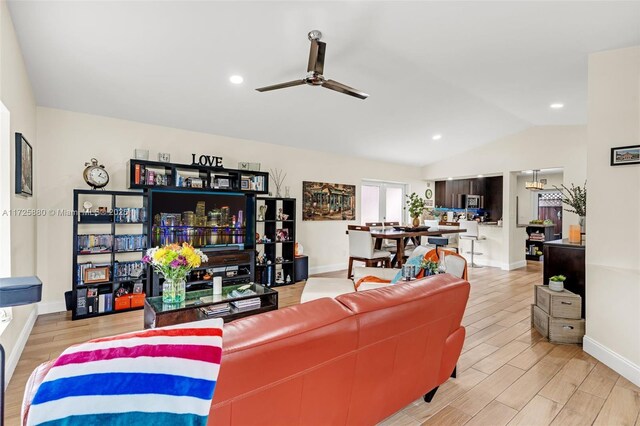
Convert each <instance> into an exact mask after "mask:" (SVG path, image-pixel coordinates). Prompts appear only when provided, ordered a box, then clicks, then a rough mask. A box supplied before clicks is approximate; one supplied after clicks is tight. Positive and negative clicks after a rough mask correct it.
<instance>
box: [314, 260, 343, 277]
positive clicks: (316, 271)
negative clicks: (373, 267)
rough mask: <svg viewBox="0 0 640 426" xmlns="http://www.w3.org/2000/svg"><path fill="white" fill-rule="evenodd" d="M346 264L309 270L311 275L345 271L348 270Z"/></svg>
mask: <svg viewBox="0 0 640 426" xmlns="http://www.w3.org/2000/svg"><path fill="white" fill-rule="evenodd" d="M347 266H348V265H347V264H346V263H334V264H332V265H322V266H314V267H311V268H309V275H314V274H324V273H325V272H335V271H344V270H346V269H347Z"/></svg>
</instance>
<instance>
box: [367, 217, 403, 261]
mask: <svg viewBox="0 0 640 426" xmlns="http://www.w3.org/2000/svg"><path fill="white" fill-rule="evenodd" d="M365 225H366V226H368V227H369V228H371V229H381V230H382V229H385V228H386V227H387V225H386V223H385V222H366V223H365ZM380 248H381V249H382V250H385V251H388V252H389V253H392V254H393V253H395V252H397V251H398V247H397V245H396V242H395V241H394V240H387V239H385V240H382V246H381V247H380Z"/></svg>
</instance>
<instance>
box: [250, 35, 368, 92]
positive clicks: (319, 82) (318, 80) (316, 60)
mask: <svg viewBox="0 0 640 426" xmlns="http://www.w3.org/2000/svg"><path fill="white" fill-rule="evenodd" d="M308 38H309V41H310V42H311V49H310V51H309V63H308V65H307V75H306V76H305V78H303V79H301V80H293V81H288V82H286V83H280V84H274V85H272V86H265V87H260V88H258V89H256V90H257V91H258V92H268V91H271V90H278V89H284V88H287V87H293V86H302V85H303V84H307V85H309V86H322V87H325V88H327V89H331V90H335V91H336V92H339V93H344V94H345V95H349V96H353V97H356V98H358V99H367V98H368V97H369V95H368V94H366V93H364V92H363V91H361V90H358V89H355V88H353V87H350V86H347V85H346V84H342V83H339V82H337V81H335V80H327V79H326V78H325V77H324V75H323V72H324V55H325V52H326V48H327V44H326V43H325V42H322V41H320V39H321V38H322V33H321V32H320V31H318V30H313V31H310V32H309V34H308Z"/></svg>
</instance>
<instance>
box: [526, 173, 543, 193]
mask: <svg viewBox="0 0 640 426" xmlns="http://www.w3.org/2000/svg"><path fill="white" fill-rule="evenodd" d="M539 171H540V170H533V182H525V183H524V187H525V188H527V189H529V190H531V191H540V190H541V189H544V184H543V183H542V182H540V181H539V180H538V172H539Z"/></svg>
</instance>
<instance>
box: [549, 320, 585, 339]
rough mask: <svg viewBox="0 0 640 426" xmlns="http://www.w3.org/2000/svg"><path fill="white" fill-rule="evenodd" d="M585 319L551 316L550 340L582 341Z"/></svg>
mask: <svg viewBox="0 0 640 426" xmlns="http://www.w3.org/2000/svg"><path fill="white" fill-rule="evenodd" d="M583 337H584V320H583V319H577V320H576V319H565V318H554V317H550V318H549V341H550V342H553V343H582V338H583Z"/></svg>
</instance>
